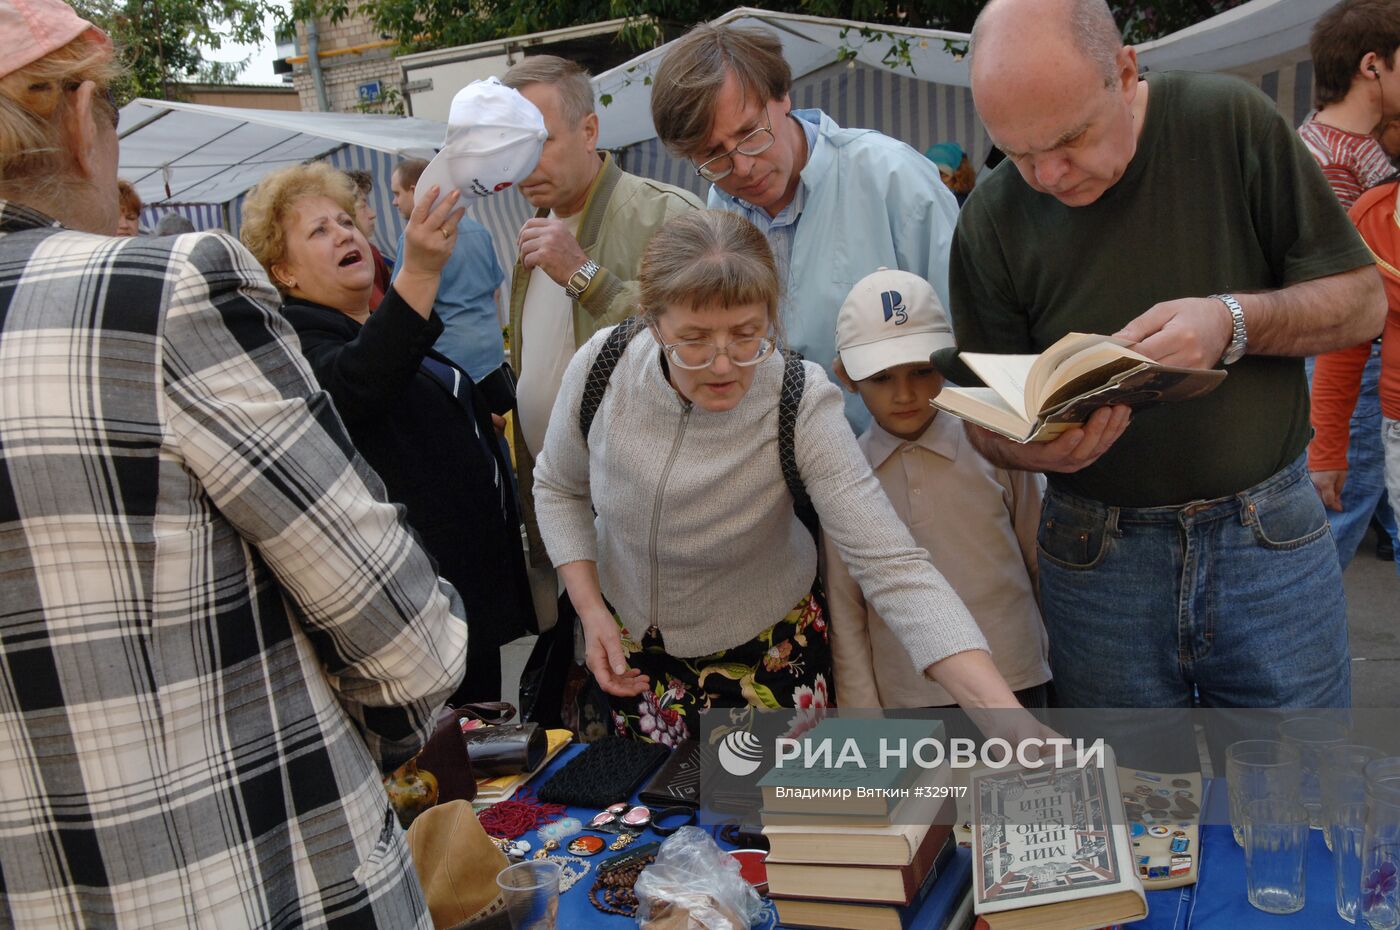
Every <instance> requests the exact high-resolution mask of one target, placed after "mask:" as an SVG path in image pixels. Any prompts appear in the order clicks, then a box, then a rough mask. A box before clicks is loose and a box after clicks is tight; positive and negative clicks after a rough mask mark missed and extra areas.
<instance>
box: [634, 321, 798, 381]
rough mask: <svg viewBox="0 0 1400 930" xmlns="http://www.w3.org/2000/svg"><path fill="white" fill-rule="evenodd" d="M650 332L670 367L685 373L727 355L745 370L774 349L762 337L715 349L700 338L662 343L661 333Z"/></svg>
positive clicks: (711, 363) (705, 366)
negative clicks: (669, 362) (652, 333)
mask: <svg viewBox="0 0 1400 930" xmlns="http://www.w3.org/2000/svg"><path fill="white" fill-rule="evenodd" d="M653 332H654V333H655V335H656V341H657V342H660V343H661V348H662V350H663V351H664V352H665V353H666V357H667V358H668V359H670V360H671V364H673V365H675V366H676V367H677V368H684V369H687V370H688V371H699V370H701V369H702V368H709V367H710V366H711V365H713V364H714V363H715V359H717V358H719V357H720V355H721V354H723V355H726V356H728V358H729V361H730V362H732V363H733V364H735V365H738V366H739V367H741V368H748V367H749V366H751V365H757V364H758V363H759V362H761V361H763V360H764V359H765V358H767V357H768V356H770V355H772V354H773V349H774V348H775V344H774V342H773V340H772V339H769V338H767V337H763V336H751V337H746V338H744V339H735V340H732V341H731V342H729V343H726V344H725V345H724V346H718V345H716V344H715V343H713V342H709V341H705V340H700V339H688V340H686V341H684V342H670V343H668V342H662V340H661V332H660V331H659V330H655V329H653Z"/></svg>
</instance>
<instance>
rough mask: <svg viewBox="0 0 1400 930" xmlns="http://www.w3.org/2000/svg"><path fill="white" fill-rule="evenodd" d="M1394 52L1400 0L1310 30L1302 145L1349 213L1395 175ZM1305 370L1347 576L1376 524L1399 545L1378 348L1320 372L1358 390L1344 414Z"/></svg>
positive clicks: (1320, 472) (1325, 496) (1331, 16)
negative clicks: (1388, 480)
mask: <svg viewBox="0 0 1400 930" xmlns="http://www.w3.org/2000/svg"><path fill="white" fill-rule="evenodd" d="M1397 46H1400V0H1344V2H1342V3H1339V4H1337V5H1336V6H1335V7H1333V8H1332V9H1331V10H1329V11H1328V12H1327V13H1326V14H1324V15H1323V16H1322V17H1321V18H1320V19H1318V21H1317V23H1316V25H1315V26H1314V27H1313V33H1312V41H1311V52H1312V58H1313V72H1314V75H1315V78H1316V103H1317V110H1316V111H1315V112H1314V113H1312V114H1311V115H1310V116H1309V117H1308V119H1307V121H1306V122H1304V123H1303V125H1302V126H1300V127H1298V135H1299V136H1301V137H1302V139H1303V142H1304V144H1305V145H1306V146H1307V148H1308V151H1309V152H1310V153H1312V156H1313V157H1314V158H1315V159H1317V162H1318V164H1319V165H1320V166H1321V167H1322V173H1323V175H1324V176H1326V178H1327V181H1328V183H1329V184H1330V185H1331V187H1332V190H1333V192H1334V193H1335V194H1336V195H1337V199H1338V200H1340V201H1341V203H1342V206H1344V207H1348V208H1349V207H1351V205H1352V204H1353V203H1355V202H1356V199H1357V198H1358V197H1360V196H1361V194H1362V192H1363V191H1365V190H1366V189H1367V188H1370V187H1373V186H1374V185H1376V184H1378V183H1380V182H1382V181H1384V180H1386V179H1388V178H1389V177H1391V176H1392V175H1393V174H1394V173H1395V169H1394V167H1393V166H1392V165H1391V162H1390V158H1389V157H1388V156H1387V154H1386V152H1385V150H1384V149H1383V148H1382V147H1381V145H1380V143H1379V142H1378V141H1377V139H1376V136H1375V135H1374V133H1375V131H1376V130H1377V128H1378V127H1379V126H1380V125H1381V124H1382V123H1383V122H1384V121H1385V120H1387V119H1390V118H1392V117H1395V116H1396V115H1397V114H1400V62H1397V61H1396V49H1397ZM1324 358H1326V362H1325V363H1324V361H1323V359H1324ZM1309 361H1310V364H1309V371H1310V374H1311V377H1312V381H1311V384H1312V410H1311V416H1312V425H1313V429H1314V431H1315V435H1314V438H1313V441H1312V443H1311V445H1310V446H1309V447H1308V470H1309V473H1310V475H1311V477H1312V479H1313V484H1314V485H1315V486H1316V487H1317V490H1318V494H1319V495H1321V497H1322V501H1323V503H1324V504H1325V505H1326V506H1327V508H1328V509H1329V510H1330V511H1331V513H1329V514H1328V519H1329V522H1330V523H1331V524H1332V536H1333V538H1334V539H1335V541H1336V544H1337V557H1338V559H1339V560H1340V562H1341V565H1342V567H1343V568H1346V566H1347V564H1348V563H1349V562H1350V561H1351V558H1352V556H1353V555H1355V553H1356V549H1357V546H1358V545H1359V544H1360V542H1361V538H1362V537H1363V536H1364V535H1365V534H1366V527H1367V525H1368V524H1369V523H1370V522H1371V518H1372V514H1375V516H1376V517H1377V518H1378V520H1379V521H1380V524H1381V526H1382V528H1383V529H1384V532H1385V533H1386V534H1387V535H1389V536H1390V537H1391V541H1392V543H1393V541H1394V538H1395V519H1394V517H1393V515H1392V514H1391V510H1390V507H1389V505H1388V504H1387V503H1386V491H1385V482H1384V468H1383V462H1382V454H1381V443H1380V420H1381V410H1380V403H1379V401H1378V399H1377V393H1376V391H1377V388H1376V384H1377V381H1378V379H1379V378H1380V369H1381V345H1380V340H1379V339H1376V340H1374V341H1373V342H1367V343H1364V344H1362V345H1359V346H1354V347H1352V348H1350V349H1344V350H1342V351H1341V352H1339V353H1332V354H1331V357H1325V356H1324V357H1319V359H1318V361H1317V366H1318V368H1323V367H1325V368H1326V369H1327V370H1328V371H1329V372H1338V371H1341V372H1342V373H1343V375H1344V377H1346V379H1347V381H1348V383H1351V384H1352V385H1353V389H1352V393H1351V399H1352V401H1353V403H1351V404H1347V405H1345V409H1343V405H1342V404H1341V403H1340V402H1339V397H1340V396H1341V394H1342V393H1344V392H1340V391H1339V390H1338V388H1337V386H1336V385H1335V384H1333V383H1331V382H1330V381H1329V380H1328V378H1331V377H1332V375H1331V374H1329V375H1328V378H1324V379H1323V381H1322V383H1319V381H1318V377H1317V375H1316V374H1315V373H1312V369H1313V365H1312V364H1311V362H1312V360H1309ZM1358 382H1359V384H1360V396H1359V403H1356V401H1357V393H1356V383H1358ZM1353 407H1355V412H1353ZM1348 435H1350V442H1349V443H1348V438H1347V437H1348Z"/></svg>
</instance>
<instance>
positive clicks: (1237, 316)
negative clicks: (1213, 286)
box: [1210, 294, 1249, 365]
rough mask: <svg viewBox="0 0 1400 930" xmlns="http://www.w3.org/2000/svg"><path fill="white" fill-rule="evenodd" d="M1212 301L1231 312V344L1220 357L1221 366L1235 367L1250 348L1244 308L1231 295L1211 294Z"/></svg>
mask: <svg viewBox="0 0 1400 930" xmlns="http://www.w3.org/2000/svg"><path fill="white" fill-rule="evenodd" d="M1210 299H1211V300H1218V301H1220V302H1221V303H1222V304H1224V305H1225V309H1227V310H1229V311H1230V344H1229V345H1228V346H1226V347H1225V354H1224V355H1222V356H1220V364H1222V365H1233V364H1235V362H1238V361H1239V360H1240V359H1242V358H1244V351H1245V349H1247V348H1248V347H1249V336H1248V335H1247V334H1246V333H1245V331H1244V308H1243V307H1241V306H1240V302H1239V301H1238V300H1236V299H1235V298H1234V297H1232V296H1231V295H1229V294H1211V295H1210Z"/></svg>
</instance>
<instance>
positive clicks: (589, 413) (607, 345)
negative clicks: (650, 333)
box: [578, 316, 644, 444]
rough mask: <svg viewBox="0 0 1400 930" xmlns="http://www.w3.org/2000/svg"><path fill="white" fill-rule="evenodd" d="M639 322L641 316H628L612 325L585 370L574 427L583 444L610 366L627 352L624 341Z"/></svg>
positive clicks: (609, 375)
mask: <svg viewBox="0 0 1400 930" xmlns="http://www.w3.org/2000/svg"><path fill="white" fill-rule="evenodd" d="M643 325H644V324H643V323H642V320H641V317H635V316H629V317H628V318H627V319H625V320H623V321H622V322H621V323H618V324H617V325H616V326H614V327H613V330H612V332H610V333H608V337H607V338H606V339H604V340H603V347H602V348H601V349H599V350H598V355H597V356H596V357H595V358H594V359H593V365H592V366H591V367H590V368H589V369H588V376H587V378H585V379H584V382H583V398H582V400H580V401H579V406H578V427H579V430H581V431H582V432H583V441H584V443H585V444H587V442H588V432H589V430H591V429H592V428H593V418H594V417H595V416H597V415H598V408H599V407H600V406H602V404H603V395H604V394H606V393H607V392H608V382H609V381H611V380H612V373H613V369H615V368H617V363H618V360H619V359H621V358H622V353H623V352H626V351H627V344H628V343H630V342H631V341H632V337H633V336H635V335H637V333H639V332H641V330H642V326H643Z"/></svg>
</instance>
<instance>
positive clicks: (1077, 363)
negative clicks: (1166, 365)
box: [1035, 342, 1156, 414]
mask: <svg viewBox="0 0 1400 930" xmlns="http://www.w3.org/2000/svg"><path fill="white" fill-rule="evenodd" d="M1144 364H1146V365H1155V364H1156V363H1155V362H1154V361H1152V359H1150V358H1148V357H1147V356H1145V355H1142V354H1141V353H1139V352H1134V351H1133V350H1132V349H1129V348H1126V347H1124V346H1120V345H1118V344H1116V343H1112V342H1101V343H1098V344H1097V345H1092V346H1089V347H1087V348H1084V349H1081V350H1080V351H1078V352H1076V353H1074V354H1073V355H1071V356H1070V357H1069V358H1066V359H1064V360H1063V361H1062V362H1061V363H1060V364H1059V365H1058V366H1057V367H1056V368H1055V370H1054V371H1053V372H1051V373H1050V376H1049V377H1048V378H1047V379H1046V381H1045V383H1044V384H1043V385H1041V386H1040V393H1038V394H1036V396H1035V411H1036V413H1037V414H1042V413H1044V412H1045V410H1046V408H1048V407H1051V406H1054V403H1058V402H1060V401H1063V400H1066V399H1068V398H1069V397H1072V396H1074V395H1075V394H1077V393H1079V390H1083V389H1084V388H1083V387H1081V388H1080V389H1079V390H1075V391H1065V390H1064V388H1065V386H1066V385H1069V384H1074V383H1076V382H1081V383H1085V384H1087V382H1091V381H1093V380H1094V379H1095V373H1096V372H1098V371H1100V370H1102V371H1104V372H1105V377H1104V379H1103V380H1105V381H1107V380H1108V379H1109V378H1111V377H1112V376H1113V375H1116V374H1119V373H1121V372H1124V371H1129V370H1131V369H1133V368H1136V367H1138V366H1139V365H1144ZM1051 398H1054V401H1053V402H1052V400H1051Z"/></svg>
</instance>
